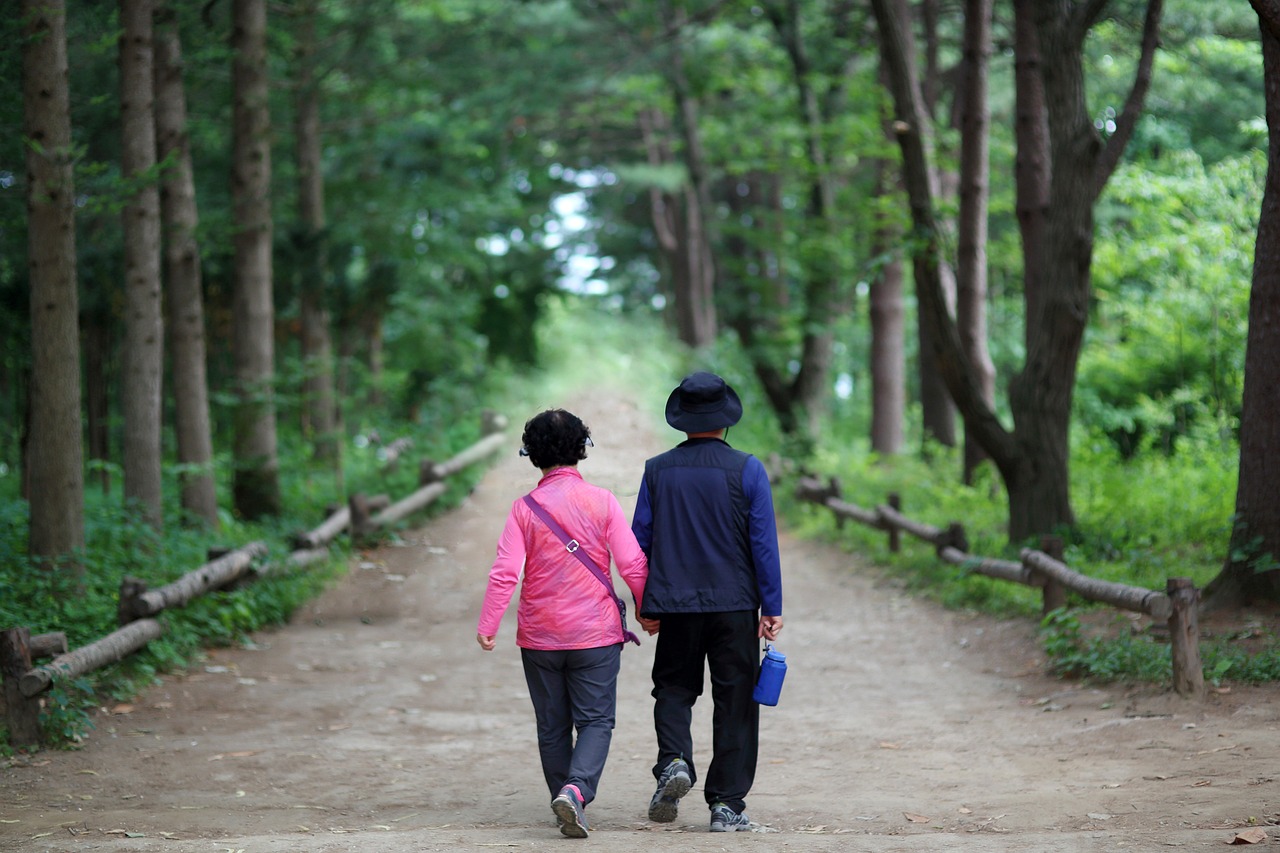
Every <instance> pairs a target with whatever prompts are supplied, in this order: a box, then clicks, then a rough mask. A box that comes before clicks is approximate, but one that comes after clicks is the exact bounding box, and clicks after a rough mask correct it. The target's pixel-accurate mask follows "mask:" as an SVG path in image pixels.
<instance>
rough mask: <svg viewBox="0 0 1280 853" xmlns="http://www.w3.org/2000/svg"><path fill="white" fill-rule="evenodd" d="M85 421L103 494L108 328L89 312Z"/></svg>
mask: <svg viewBox="0 0 1280 853" xmlns="http://www.w3.org/2000/svg"><path fill="white" fill-rule="evenodd" d="M82 337H83V338H84V384H85V391H86V393H85V401H84V402H85V421H86V426H87V429H88V434H89V458H90V459H92V460H93V461H95V462H98V463H101V464H99V465H98V468H97V470H96V471H94V472H93V477H94V479H96V480H97V482H98V488H99V489H101V491H102V494H103V495H108V494H110V493H111V469H110V467H109V466H108V465H106V464H105V463H107V462H108V461H110V459H111V399H110V388H111V380H110V376H111V370H110V364H111V351H112V347H111V330H110V329H108V328H107V325H106V324H105V323H103V322H101V321H99V320H98V319H97V318H95V317H93V316H92V315H90V316H89V317H87V318H86V320H85V327H84V333H83V335H82Z"/></svg>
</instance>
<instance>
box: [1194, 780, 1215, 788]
mask: <svg viewBox="0 0 1280 853" xmlns="http://www.w3.org/2000/svg"><path fill="white" fill-rule="evenodd" d="M1212 784H1213V783H1212V782H1210V781H1209V780H1208V779H1201V780H1200V781H1199V782H1193V783H1192V784H1191V787H1193V788H1208V787H1209V786H1210V785H1212Z"/></svg>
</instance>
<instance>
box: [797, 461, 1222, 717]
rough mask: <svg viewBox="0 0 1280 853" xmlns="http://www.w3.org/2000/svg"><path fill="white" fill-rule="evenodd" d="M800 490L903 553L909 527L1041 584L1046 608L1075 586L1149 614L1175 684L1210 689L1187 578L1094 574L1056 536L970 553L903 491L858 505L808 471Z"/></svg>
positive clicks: (963, 563) (945, 556)
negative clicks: (912, 508)
mask: <svg viewBox="0 0 1280 853" xmlns="http://www.w3.org/2000/svg"><path fill="white" fill-rule="evenodd" d="M795 494H796V497H797V498H799V499H800V500H802V501H806V502H808V503H815V504H819V505H821V506H825V507H827V508H828V509H829V510H831V512H832V513H833V514H834V515H835V516H836V520H837V524H842V523H843V522H844V521H846V520H852V521H856V522H858V523H860V524H863V525H865V526H867V527H871V528H874V529H876V530H883V531H885V532H886V533H887V534H888V536H889V550H890V551H891V552H895V553H896V552H897V551H898V550H899V549H900V547H901V545H900V542H901V534H903V533H906V534H908V535H910V536H913V537H915V538H916V539H919V540H920V541H922V542H926V543H928V544H929V545H932V546H933V547H934V548H935V549H936V551H937V554H938V558H939V559H941V560H943V561H944V562H946V563H949V564H951V565H955V566H959V567H960V568H962V569H963V570H965V571H967V572H972V573H974V574H980V575H983V576H985V577H990V578H995V579H997V580H1004V581H1010V582H1012V583H1019V584H1022V585H1024V586H1030V587H1037V588H1039V589H1041V590H1042V593H1043V598H1044V602H1043V609H1044V612H1045V613H1049V612H1051V611H1053V610H1056V609H1058V608H1060V607H1063V606H1065V605H1066V595H1065V593H1066V591H1068V590H1069V591H1071V592H1074V593H1076V594H1077V595H1079V596H1080V597H1081V598H1084V599H1086V600H1088V601H1096V602H1099V603H1102V604H1107V605H1110V606H1111V607H1116V608H1119V609H1121V610H1130V611H1133V612H1136V613H1143V614H1145V615H1147V616H1150V617H1151V618H1152V619H1154V620H1156V621H1160V622H1166V623H1168V625H1169V629H1170V631H1169V634H1170V638H1171V642H1172V660H1173V687H1174V690H1175V691H1177V692H1178V693H1179V694H1180V695H1182V696H1187V697H1189V698H1199V697H1202V696H1203V695H1204V690H1205V688H1204V670H1203V667H1202V665H1201V663H1200V629H1199V626H1198V623H1197V616H1196V606H1197V604H1198V601H1199V595H1200V594H1199V591H1198V590H1196V588H1195V586H1194V585H1193V584H1192V583H1191V581H1190V580H1188V579H1186V578H1170V579H1169V581H1168V584H1167V589H1166V591H1160V590H1152V589H1145V588H1142V587H1133V586H1128V585H1126V584H1121V583H1115V582H1113V581H1107V580H1101V579H1099V578H1092V577H1089V576H1088V575H1084V574H1081V573H1080V572H1077V571H1075V570H1073V569H1072V568H1070V567H1069V566H1067V565H1066V563H1064V562H1063V561H1062V553H1061V542H1060V541H1056V540H1055V539H1054V538H1053V537H1046V538H1045V540H1044V541H1043V542H1042V543H1041V544H1042V547H1043V549H1044V550H1035V549H1031V548H1024V549H1023V550H1022V551H1021V553H1020V554H1019V560H1018V561H1016V562H1015V561H1013V560H1001V559H997V558H994V557H982V556H975V555H973V554H969V553H966V551H967V548H968V545H967V544H966V539H965V534H964V528H963V527H962V526H961V525H960V524H959V523H954V522H953V523H952V524H950V525H948V526H947V527H946V528H940V527H935V526H933V525H931V524H925V523H922V522H919V521H914V520H912V519H910V518H908V517H907V516H906V515H904V514H903V513H902V508H901V500H900V498H899V496H897V495H890V496H889V501H888V502H887V503H885V504H881V505H878V506H876V507H875V508H873V509H866V508H864V507H859V506H856V505H854V504H851V503H849V502H847V501H845V500H843V499H841V497H840V484H839V482H838V481H837V480H835V479H834V478H831V479H828V480H827V481H826V482H825V483H824V482H823V481H821V480H819V479H818V478H816V477H811V476H802V477H800V478H799V480H798V481H797V483H796V488H795Z"/></svg>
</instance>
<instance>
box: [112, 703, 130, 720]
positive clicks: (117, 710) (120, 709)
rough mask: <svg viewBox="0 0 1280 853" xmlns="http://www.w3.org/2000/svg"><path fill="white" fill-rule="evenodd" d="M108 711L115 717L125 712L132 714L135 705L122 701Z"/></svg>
mask: <svg viewBox="0 0 1280 853" xmlns="http://www.w3.org/2000/svg"><path fill="white" fill-rule="evenodd" d="M107 713H109V714H111V715H112V716H115V717H119V716H121V715H123V714H132V713H133V706H132V705H130V704H128V703H127V702H121V703H120V704H119V705H115V706H113V707H112V708H111V710H110V711H108V712H107Z"/></svg>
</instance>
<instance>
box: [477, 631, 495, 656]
mask: <svg viewBox="0 0 1280 853" xmlns="http://www.w3.org/2000/svg"><path fill="white" fill-rule="evenodd" d="M497 639H498V638H497V636H486V635H485V634H476V642H477V643H479V644H480V648H482V649H484V650H485V651H486V652H491V651H493V647H494V645H496V643H497Z"/></svg>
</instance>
